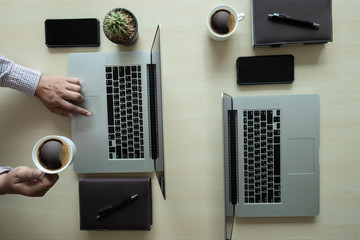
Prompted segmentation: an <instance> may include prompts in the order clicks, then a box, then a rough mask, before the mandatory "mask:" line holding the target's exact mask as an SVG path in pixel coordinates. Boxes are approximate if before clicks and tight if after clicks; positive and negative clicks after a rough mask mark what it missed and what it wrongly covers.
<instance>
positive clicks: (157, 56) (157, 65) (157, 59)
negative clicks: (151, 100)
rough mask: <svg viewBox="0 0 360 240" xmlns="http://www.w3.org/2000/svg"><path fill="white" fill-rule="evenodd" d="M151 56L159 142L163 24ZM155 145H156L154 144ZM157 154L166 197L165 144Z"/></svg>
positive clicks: (161, 129)
mask: <svg viewBox="0 0 360 240" xmlns="http://www.w3.org/2000/svg"><path fill="white" fill-rule="evenodd" d="M150 57H151V66H152V67H153V68H154V71H153V72H154V75H155V76H154V80H155V81H154V83H155V85H156V87H155V88H156V94H155V95H156V117H157V119H156V123H155V124H156V126H155V127H154V128H156V130H157V131H156V133H155V134H156V135H154V133H152V136H153V137H154V138H155V139H153V141H152V142H154V141H157V142H158V143H159V142H160V143H161V142H163V128H162V126H163V124H162V107H161V105H162V101H161V96H162V94H161V25H160V24H159V25H158V27H157V29H156V33H155V37H154V41H153V44H152V47H151V52H150ZM153 147H154V146H153ZM155 151H156V152H157V154H153V156H154V158H153V159H154V169H155V173H156V177H157V180H158V182H159V185H160V188H161V191H162V194H163V196H164V199H165V167H164V150H163V145H162V144H158V146H157V149H156V150H155V149H153V150H152V152H153V153H155Z"/></svg>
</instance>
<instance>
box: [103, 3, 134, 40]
mask: <svg viewBox="0 0 360 240" xmlns="http://www.w3.org/2000/svg"><path fill="white" fill-rule="evenodd" d="M103 30H104V34H105V36H106V37H107V38H108V39H109V40H110V41H112V42H113V43H117V44H123V45H130V44H133V43H135V42H136V40H137V38H138V36H139V33H138V22H137V20H136V17H135V15H134V14H133V13H132V12H130V11H129V10H127V9H125V8H115V9H113V10H111V11H110V12H108V13H107V14H106V16H105V18H104V21H103Z"/></svg>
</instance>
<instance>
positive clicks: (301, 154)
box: [288, 138, 314, 174]
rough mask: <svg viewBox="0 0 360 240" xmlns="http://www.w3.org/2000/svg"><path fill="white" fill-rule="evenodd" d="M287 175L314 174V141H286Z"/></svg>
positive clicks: (292, 139) (303, 139)
mask: <svg viewBox="0 0 360 240" xmlns="http://www.w3.org/2000/svg"><path fill="white" fill-rule="evenodd" d="M288 159H289V161H288V173H289V174H292V173H293V174H304V173H305V174H306V173H307V174H308V173H314V139H312V138H289V139H288Z"/></svg>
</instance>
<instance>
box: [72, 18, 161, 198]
mask: <svg viewBox="0 0 360 240" xmlns="http://www.w3.org/2000/svg"><path fill="white" fill-rule="evenodd" d="M68 70H69V76H73V77H77V78H79V79H80V82H81V86H82V93H83V95H84V97H85V101H84V103H83V104H82V105H81V106H82V107H84V108H86V109H88V110H90V111H91V112H92V116H91V117H83V116H76V117H75V118H73V120H72V122H71V130H72V139H73V141H74V143H75V144H76V148H77V156H76V160H75V161H74V170H75V172H77V173H120V172H121V173H124V172H152V171H154V170H155V172H156V175H157V178H158V180H159V183H160V187H161V189H162V192H163V195H164V198H165V175H164V145H163V120H162V119H163V118H162V99H161V98H162V93H161V26H160V25H158V27H157V29H156V33H155V37H154V40H153V42H152V45H151V50H150V52H147V51H129V52H120V51H119V52H112V53H75V54H70V55H69V58H68Z"/></svg>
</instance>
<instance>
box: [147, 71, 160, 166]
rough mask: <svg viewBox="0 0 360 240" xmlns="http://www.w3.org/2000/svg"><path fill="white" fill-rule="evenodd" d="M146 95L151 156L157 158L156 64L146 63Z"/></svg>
mask: <svg viewBox="0 0 360 240" xmlns="http://www.w3.org/2000/svg"><path fill="white" fill-rule="evenodd" d="M147 70H148V93H149V94H148V95H149V110H150V131H149V132H150V145H151V147H150V150H151V154H150V155H151V158H152V159H154V160H155V159H157V158H158V157H159V142H158V129H157V126H158V119H157V114H158V110H157V91H156V89H157V85H156V65H155V64H148V65H147Z"/></svg>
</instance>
